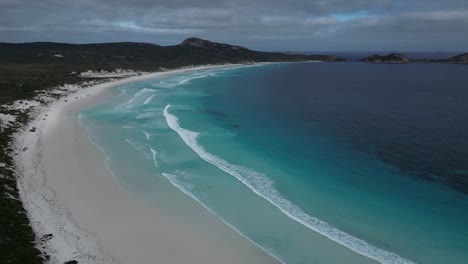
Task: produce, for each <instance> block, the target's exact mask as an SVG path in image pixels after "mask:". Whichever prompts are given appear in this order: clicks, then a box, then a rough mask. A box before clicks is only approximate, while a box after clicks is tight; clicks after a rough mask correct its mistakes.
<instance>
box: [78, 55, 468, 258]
mask: <svg viewBox="0 0 468 264" xmlns="http://www.w3.org/2000/svg"><path fill="white" fill-rule="evenodd" d="M467 87H468V68H467V67H466V66H463V65H444V64H407V65H387V64H365V63H356V62H348V63H319V62H310V63H281V64H264V65H249V66H240V67H224V68H213V69H208V70H198V71H190V72H186V73H183V74H172V75H167V76H165V77H162V78H158V79H154V80H145V81H138V82H134V83H131V84H126V85H123V86H120V87H116V88H115V89H114V92H115V93H116V96H115V97H114V99H112V100H110V101H107V102H105V103H103V104H101V105H99V106H96V107H94V108H92V109H88V110H86V111H83V112H82V113H81V114H80V121H81V124H82V125H83V126H85V127H86V129H87V130H88V133H89V135H90V138H91V139H92V140H93V141H94V142H95V143H96V144H97V145H99V147H100V148H101V149H102V150H103V151H104V153H105V154H106V156H107V163H108V165H109V168H110V169H111V170H112V171H113V174H114V175H115V177H116V180H117V181H118V182H119V184H120V185H121V187H122V188H123V189H124V190H126V191H128V192H129V193H133V194H135V195H139V196H141V197H142V198H143V199H144V200H145V201H146V202H147V203H157V204H158V205H162V206H167V207H170V206H171V201H170V199H166V198H161V197H159V195H160V194H159V193H160V192H161V190H158V186H159V185H158V183H161V182H163V181H165V182H170V183H171V184H172V186H174V191H178V192H183V193H185V194H186V195H187V198H188V199H193V200H194V201H195V202H197V203H200V204H202V205H203V206H204V207H205V208H206V209H207V210H209V211H210V212H211V213H213V215H215V216H216V217H219V218H220V219H222V220H223V221H224V222H225V223H226V224H228V225H229V226H230V227H232V228H233V229H234V230H235V231H236V232H238V233H240V234H242V235H243V236H245V237H246V238H247V239H248V240H250V241H251V242H253V243H255V244H257V245H258V246H259V247H261V248H263V249H264V250H265V251H266V252H268V253H269V254H271V255H272V256H275V257H276V258H278V259H280V260H281V261H282V262H284V263H291V264H293V263H297V264H299V263H372V262H380V263H413V262H414V263H466V261H467V259H468V229H467V228H466V223H468V89H467ZM174 210H183V208H175V209H174ZM187 221H195V220H194V219H190V218H187Z"/></svg>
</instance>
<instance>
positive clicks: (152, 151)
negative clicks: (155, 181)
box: [150, 148, 159, 168]
mask: <svg viewBox="0 0 468 264" xmlns="http://www.w3.org/2000/svg"><path fill="white" fill-rule="evenodd" d="M150 150H151V156H152V157H153V164H154V167H156V168H159V163H158V152H157V151H156V150H154V149H153V148H150Z"/></svg>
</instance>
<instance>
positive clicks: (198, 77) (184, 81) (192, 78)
mask: <svg viewBox="0 0 468 264" xmlns="http://www.w3.org/2000/svg"><path fill="white" fill-rule="evenodd" d="M208 76H209V75H200V76H196V75H194V76H193V77H189V78H187V79H183V80H182V81H180V82H179V84H184V83H187V82H189V81H191V80H194V79H200V78H205V77H208Z"/></svg>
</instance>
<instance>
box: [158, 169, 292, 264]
mask: <svg viewBox="0 0 468 264" xmlns="http://www.w3.org/2000/svg"><path fill="white" fill-rule="evenodd" d="M162 175H163V176H164V177H165V178H166V179H168V180H169V182H170V183H171V184H172V185H173V186H174V187H176V188H177V189H179V190H180V191H181V192H183V193H185V194H186V195H188V196H189V197H190V198H192V199H193V200H195V201H196V202H198V203H199V204H201V206H203V207H204V208H205V209H206V210H208V211H209V212H210V213H212V214H214V215H215V216H217V217H218V218H219V219H221V221H223V222H224V223H225V224H226V225H228V226H229V227H230V228H232V229H233V230H234V231H236V233H238V234H239V235H241V236H242V237H244V238H245V239H247V240H248V241H250V242H252V243H253V244H254V245H256V246H258V247H259V248H261V249H263V250H264V251H265V252H266V253H268V254H269V255H270V256H272V257H273V258H275V259H276V260H278V261H279V262H281V263H283V264H286V263H285V262H284V261H283V260H281V259H280V258H279V257H278V256H276V255H275V254H274V253H273V252H272V251H271V250H269V249H267V248H265V247H262V246H261V245H259V244H258V243H256V242H255V241H253V240H251V239H250V238H249V237H247V236H246V235H244V234H243V233H242V232H240V231H239V230H238V229H237V228H235V227H234V226H233V225H231V224H230V223H228V222H227V221H226V220H224V218H223V217H221V216H220V215H219V214H218V213H216V212H215V211H213V210H212V209H211V208H209V207H208V206H206V205H205V204H204V203H203V202H202V201H201V200H200V199H198V197H197V196H195V195H194V194H193V193H192V191H191V190H190V189H191V187H190V186H187V185H185V184H183V183H182V182H180V181H179V180H178V179H177V176H176V175H175V174H171V173H164V172H163V173H162Z"/></svg>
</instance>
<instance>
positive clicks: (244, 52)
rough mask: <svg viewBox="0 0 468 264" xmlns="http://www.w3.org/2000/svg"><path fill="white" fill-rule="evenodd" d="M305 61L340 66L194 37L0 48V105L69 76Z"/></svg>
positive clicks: (314, 57)
mask: <svg viewBox="0 0 468 264" xmlns="http://www.w3.org/2000/svg"><path fill="white" fill-rule="evenodd" d="M310 60H319V61H327V62H333V61H345V59H342V58H339V57H337V56H333V55H303V54H286V53H279V52H262V51H254V50H250V49H248V48H244V47H240V46H234V45H229V44H223V43H216V42H211V41H208V40H203V39H199V38H188V39H186V40H184V41H183V42H182V43H180V44H178V45H173V46H160V45H156V44H150V43H136V42H119V43H97V44H66V43H53V42H34V43H15V44H13V43H0V62H1V63H0V103H2V102H5V101H10V100H17V99H21V98H24V97H26V98H27V97H31V96H32V95H33V92H34V91H35V90H38V89H46V88H47V87H52V86H57V85H62V84H64V83H78V82H81V81H82V80H81V79H80V78H79V77H77V76H73V75H70V73H71V72H85V71H88V70H107V71H113V70H114V69H117V68H120V69H131V70H139V71H148V72H151V71H160V70H162V69H171V68H178V67H187V66H197V65H206V64H226V63H253V62H299V61H310ZM9 90H12V91H9ZM13 90H14V92H13Z"/></svg>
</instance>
